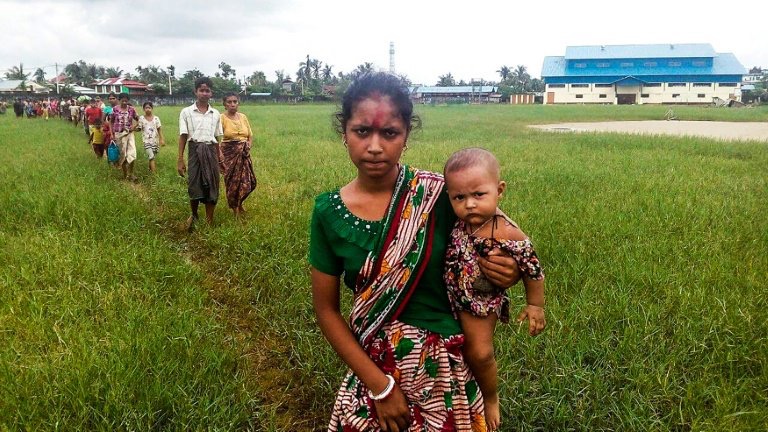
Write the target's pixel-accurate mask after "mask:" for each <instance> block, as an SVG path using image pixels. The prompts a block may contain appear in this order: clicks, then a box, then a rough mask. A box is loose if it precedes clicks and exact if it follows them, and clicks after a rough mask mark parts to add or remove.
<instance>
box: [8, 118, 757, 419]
mask: <svg viewBox="0 0 768 432" xmlns="http://www.w3.org/2000/svg"><path fill="white" fill-rule="evenodd" d="M666 109H667V107H653V106H626V107H625V106H621V107H618V106H447V107H421V106H419V107H417V112H418V113H419V114H420V115H421V117H422V120H423V129H422V130H420V131H418V132H416V133H415V135H414V136H413V138H412V140H411V145H410V149H409V150H408V151H407V153H406V154H405V156H404V161H405V162H406V163H410V164H413V165H416V166H418V167H421V168H426V169H433V170H440V169H441V167H442V163H443V162H444V161H445V159H446V158H447V157H448V155H449V154H450V153H452V152H453V151H454V150H456V149H459V148H462V147H466V146H483V147H486V148H489V149H491V150H492V151H493V152H494V153H495V154H496V155H497V156H498V157H499V159H500V161H501V162H502V168H503V173H502V175H503V177H504V178H505V180H507V182H508V183H509V188H508V193H507V194H506V196H505V199H504V201H503V204H502V206H503V208H504V210H505V211H506V212H507V213H508V214H510V215H511V216H512V217H513V218H514V219H515V220H516V221H517V222H518V223H520V224H521V226H522V228H523V229H524V230H525V231H526V232H527V233H528V234H529V235H530V236H531V237H532V238H533V240H534V242H535V243H536V245H537V249H538V251H539V254H540V256H541V258H542V261H543V263H544V264H545V271H546V272H547V280H546V284H547V301H548V305H547V314H548V323H549V327H548V329H547V330H546V332H545V333H544V334H543V335H542V336H540V337H537V338H535V339H532V338H530V337H528V336H527V335H526V334H525V332H524V331H523V330H521V329H519V328H518V327H517V326H514V325H513V326H502V327H499V328H498V330H497V337H496V348H497V356H498V360H499V370H500V378H501V386H500V388H501V396H502V403H503V410H504V411H503V418H504V422H505V430H541V431H553V430H641V431H644V430H660V431H686V430H693V431H698V430H718V431H719V430H729V431H744V430H755V431H757V430H764V429H765V426H766V425H768V408H766V407H768V396H766V395H768V368H767V367H766V366H768V304H767V303H768V302H767V301H766V298H768V292H767V291H766V288H768V282H766V276H765V275H766V274H768V214H767V212H766V209H768V198H767V197H768V144H766V143H757V142H740V143H727V142H721V141H714V140H706V139H701V138H690V137H686V138H677V137H658V136H657V137H647V136H646V137H641V136H630V135H617V134H597V133H582V134H562V133H546V132H541V131H537V130H533V129H529V128H527V127H525V126H526V125H528V124H535V123H550V122H565V121H604V120H638V119H655V120H658V119H662V118H663V117H664V112H666ZM179 110H180V107H161V108H159V109H158V110H157V114H158V115H159V116H160V118H161V119H162V120H163V124H164V127H163V129H164V133H165V136H166V142H167V144H168V145H167V146H166V147H163V148H162V149H161V152H160V157H159V160H158V166H159V169H160V172H159V174H158V175H157V176H156V177H152V176H151V175H150V174H149V173H148V170H147V168H146V159H145V157H144V155H143V151H142V150H141V147H140V146H139V160H138V161H137V171H138V175H139V177H140V184H139V185H138V186H133V185H129V184H127V183H124V182H122V181H120V180H119V173H118V172H117V171H115V170H113V169H110V168H108V167H107V166H106V163H104V162H103V161H97V160H96V159H95V158H94V157H93V155H92V153H91V152H90V149H89V148H88V146H87V145H86V143H85V137H84V135H83V133H82V130H80V129H75V128H74V127H73V126H71V125H69V124H68V123H65V122H62V121H58V120H55V121H54V120H51V121H49V122H47V123H46V122H43V121H41V120H26V119H25V120H16V119H15V118H12V116H8V115H6V116H5V117H0V180H2V185H3V186H5V187H3V188H2V189H0V200H2V202H3V204H4V205H3V206H2V207H0V262H2V263H3V265H2V266H0V430H4V429H7V430H19V429H21V430H25V429H26V430H51V429H62V430H115V429H118V430H119V429H123V430H147V429H163V430H190V429H191V430H200V429H216V430H233V429H239V430H243V429H252V430H265V431H267V430H270V431H271V430H274V431H310V430H320V429H323V428H324V426H325V423H326V421H327V419H328V415H329V413H330V409H331V404H332V401H333V396H334V392H335V390H336V387H337V385H338V383H339V381H340V378H341V373H342V371H343V369H344V368H343V365H342V364H341V363H340V361H339V360H338V359H337V357H336V356H335V354H334V353H333V352H332V350H331V349H330V348H329V346H328V344H327V343H326V342H325V341H324V339H323V338H322V336H321V335H320V333H319V330H318V329H317V326H316V325H315V323H314V316H313V313H312V308H311V298H310V289H309V278H308V264H307V263H306V249H307V243H308V225H309V216H310V213H311V209H312V203H313V198H314V196H315V195H317V194H318V193H320V192H323V191H325V190H328V189H331V188H334V187H336V186H339V185H341V184H344V183H345V182H347V181H349V179H351V178H352V176H353V175H354V171H353V168H352V166H351V164H350V163H349V161H348V159H347V157H346V154H345V151H344V149H343V147H342V146H341V143H340V140H339V138H338V136H337V135H335V134H334V132H333V130H332V127H331V121H330V118H331V114H332V112H333V110H334V107H333V106H330V105H313V106H303V105H297V106H272V105H270V106H245V107H243V111H244V112H245V113H246V114H247V115H248V116H249V118H250V120H251V124H252V126H253V127H254V132H255V136H256V138H255V142H254V150H253V154H254V163H255V168H256V172H257V176H258V180H259V185H258V188H257V190H256V191H255V192H254V194H253V195H252V196H251V197H250V198H249V200H248V201H247V202H246V210H247V211H248V213H247V215H246V223H244V224H240V223H237V222H236V221H234V219H233V217H232V216H231V214H230V212H229V211H228V210H227V209H226V205H224V200H223V198H222V204H221V205H220V206H219V208H218V209H217V213H216V218H217V223H216V226H215V227H213V228H210V229H209V228H205V227H203V228H201V229H200V230H198V231H197V232H195V233H193V234H191V235H187V234H185V233H183V232H182V230H181V229H180V225H181V223H182V222H183V220H184V219H185V218H186V216H187V213H188V203H187V196H186V186H185V181H184V180H183V179H181V178H179V177H178V176H176V175H175V173H174V171H175V170H174V166H175V159H176V154H177V151H176V139H175V137H176V135H177V132H178V128H177V119H178V113H179ZM675 112H676V114H677V116H678V117H679V118H681V119H682V120H728V121H768V109H766V108H754V109H739V110H736V109H713V108H697V107H676V108H675ZM512 295H513V298H514V301H515V303H516V306H520V305H522V302H523V301H524V300H523V295H522V290H521V289H520V288H519V287H515V288H513V289H512Z"/></svg>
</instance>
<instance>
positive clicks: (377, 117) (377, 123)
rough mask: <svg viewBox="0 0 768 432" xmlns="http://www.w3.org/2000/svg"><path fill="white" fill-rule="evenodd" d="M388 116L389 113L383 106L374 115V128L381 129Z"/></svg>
mask: <svg viewBox="0 0 768 432" xmlns="http://www.w3.org/2000/svg"><path fill="white" fill-rule="evenodd" d="M386 117H387V113H386V112H385V111H384V110H382V109H381V108H379V109H377V110H376V113H374V115H373V123H372V124H371V126H373V128H374V129H380V128H381V126H382V125H383V124H384V120H385V119H386Z"/></svg>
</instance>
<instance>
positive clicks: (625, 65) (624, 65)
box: [619, 62, 635, 68]
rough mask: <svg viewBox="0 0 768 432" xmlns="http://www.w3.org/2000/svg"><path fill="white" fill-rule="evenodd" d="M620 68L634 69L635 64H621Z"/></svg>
mask: <svg viewBox="0 0 768 432" xmlns="http://www.w3.org/2000/svg"><path fill="white" fill-rule="evenodd" d="M619 66H621V67H623V68H631V67H634V66H635V64H634V63H632V62H621V64H620V65H619Z"/></svg>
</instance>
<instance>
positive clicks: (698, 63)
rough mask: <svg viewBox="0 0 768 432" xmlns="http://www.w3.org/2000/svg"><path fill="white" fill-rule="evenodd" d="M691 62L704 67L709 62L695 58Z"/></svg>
mask: <svg viewBox="0 0 768 432" xmlns="http://www.w3.org/2000/svg"><path fill="white" fill-rule="evenodd" d="M691 64H692V65H694V66H696V67H704V66H706V65H707V62H705V61H701V60H694V61H693V62H691Z"/></svg>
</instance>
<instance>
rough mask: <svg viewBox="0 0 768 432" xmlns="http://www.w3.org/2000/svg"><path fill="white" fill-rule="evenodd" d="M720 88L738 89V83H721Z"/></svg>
mask: <svg viewBox="0 0 768 432" xmlns="http://www.w3.org/2000/svg"><path fill="white" fill-rule="evenodd" d="M718 86H720V87H736V83H720V84H718Z"/></svg>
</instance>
